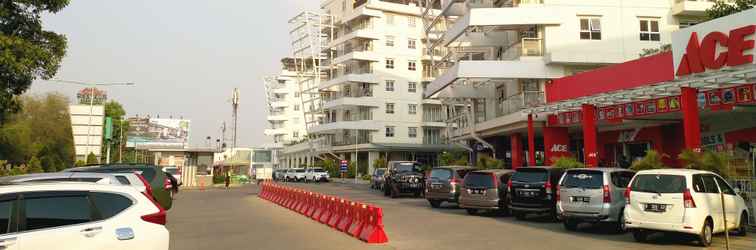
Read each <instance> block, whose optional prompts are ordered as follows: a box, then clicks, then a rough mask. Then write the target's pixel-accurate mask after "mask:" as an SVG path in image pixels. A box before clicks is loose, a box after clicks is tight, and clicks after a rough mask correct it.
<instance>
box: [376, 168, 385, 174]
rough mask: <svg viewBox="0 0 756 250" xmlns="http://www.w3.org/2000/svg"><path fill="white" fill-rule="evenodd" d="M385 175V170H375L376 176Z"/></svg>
mask: <svg viewBox="0 0 756 250" xmlns="http://www.w3.org/2000/svg"><path fill="white" fill-rule="evenodd" d="M384 173H386V170H385V169H378V170H375V175H383V174H384Z"/></svg>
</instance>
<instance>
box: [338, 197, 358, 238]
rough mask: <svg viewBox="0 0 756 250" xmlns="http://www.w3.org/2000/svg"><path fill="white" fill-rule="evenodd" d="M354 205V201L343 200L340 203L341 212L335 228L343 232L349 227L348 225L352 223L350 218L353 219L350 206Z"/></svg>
mask: <svg viewBox="0 0 756 250" xmlns="http://www.w3.org/2000/svg"><path fill="white" fill-rule="evenodd" d="M355 205H356V203H354V202H345V203H344V204H343V205H342V207H341V211H342V213H343V214H342V216H341V220H340V221H339V224H338V225H337V226H336V229H338V230H339V231H342V232H345V233H346V232H347V230H348V229H349V226H351V225H352V220H353V219H354V218H353V217H354V216H353V214H352V207H353V206H355Z"/></svg>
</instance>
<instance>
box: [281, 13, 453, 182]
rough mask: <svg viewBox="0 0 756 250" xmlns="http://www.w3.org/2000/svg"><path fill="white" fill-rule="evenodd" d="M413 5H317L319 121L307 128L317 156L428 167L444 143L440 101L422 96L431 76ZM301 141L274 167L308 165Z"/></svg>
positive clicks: (367, 163) (364, 165) (363, 163)
mask: <svg viewBox="0 0 756 250" xmlns="http://www.w3.org/2000/svg"><path fill="white" fill-rule="evenodd" d="M421 10H422V9H421V8H420V7H419V6H418V3H417V1H378V0H358V1H354V0H324V1H322V2H321V12H322V13H324V14H326V15H328V16H330V17H331V18H332V23H333V32H332V34H331V36H330V39H329V43H328V45H327V48H328V49H327V50H328V52H326V53H331V56H330V57H329V58H330V59H329V60H327V61H326V62H325V63H324V64H325V65H323V66H324V67H327V69H325V70H323V71H322V72H324V77H323V78H322V81H321V82H320V84H319V87H318V89H319V92H320V96H321V100H320V101H321V103H322V107H321V108H322V109H321V112H322V114H323V118H322V119H321V120H320V121H319V122H318V124H317V125H315V126H312V127H311V128H310V133H312V134H313V135H314V136H317V137H318V138H320V139H319V140H320V141H319V143H318V145H317V150H318V154H319V155H320V156H321V158H324V157H332V158H337V159H346V160H350V161H356V162H357V163H358V164H359V165H360V166H361V167H362V168H363V169H372V167H373V163H374V162H375V160H377V159H379V158H382V159H386V160H417V161H420V162H423V163H425V164H431V165H435V164H436V162H437V160H436V159H437V155H438V153H439V152H441V151H444V150H448V149H449V148H450V147H449V146H448V145H447V144H446V143H445V142H444V141H443V140H442V133H443V132H442V131H443V130H444V128H445V126H446V124H445V123H444V121H445V120H446V115H445V112H443V109H442V106H441V102H440V101H438V100H432V99H423V97H422V93H423V91H424V90H425V87H426V85H427V84H428V83H429V82H430V80H432V75H431V74H429V73H428V72H427V71H426V70H427V69H429V63H430V59H431V58H430V57H429V56H428V55H426V53H425V51H426V50H424V44H425V42H424V39H425V31H424V28H423V20H422V18H421V16H420V15H421V13H422V12H421ZM424 72H425V74H424ZM304 144H305V143H303V144H300V145H295V146H292V147H286V148H285V149H284V150H283V151H284V152H283V155H284V156H283V158H284V160H283V162H282V165H284V166H287V167H299V166H302V165H309V164H308V163H309V162H308V160H307V159H306V157H307V156H306V153H307V150H306V148H307V147H306V146H307V145H304Z"/></svg>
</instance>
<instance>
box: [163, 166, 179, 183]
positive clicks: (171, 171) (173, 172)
mask: <svg viewBox="0 0 756 250" xmlns="http://www.w3.org/2000/svg"><path fill="white" fill-rule="evenodd" d="M163 172H166V173H169V174H171V175H172V176H173V178H176V183H177V184H178V185H179V186H181V185H183V184H184V182H182V180H181V168H179V167H175V166H171V167H163Z"/></svg>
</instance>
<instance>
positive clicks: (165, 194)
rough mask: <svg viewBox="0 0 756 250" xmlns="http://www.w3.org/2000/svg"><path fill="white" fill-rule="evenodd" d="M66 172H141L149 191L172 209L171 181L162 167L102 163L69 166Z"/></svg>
mask: <svg viewBox="0 0 756 250" xmlns="http://www.w3.org/2000/svg"><path fill="white" fill-rule="evenodd" d="M64 171H65V172H88V173H134V172H136V173H139V174H140V176H142V177H143V178H144V181H145V182H146V183H149V188H148V191H149V193H150V194H151V195H152V196H153V197H154V198H155V200H156V201H157V202H158V203H159V204H160V206H162V207H163V208H164V209H166V210H168V209H171V206H172V205H173V199H172V191H171V186H170V185H171V181H170V179H169V178H168V177H167V176H166V174H165V172H163V171H162V169H161V168H160V167H157V166H154V165H101V166H90V167H79V168H69V169H66V170H64Z"/></svg>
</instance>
